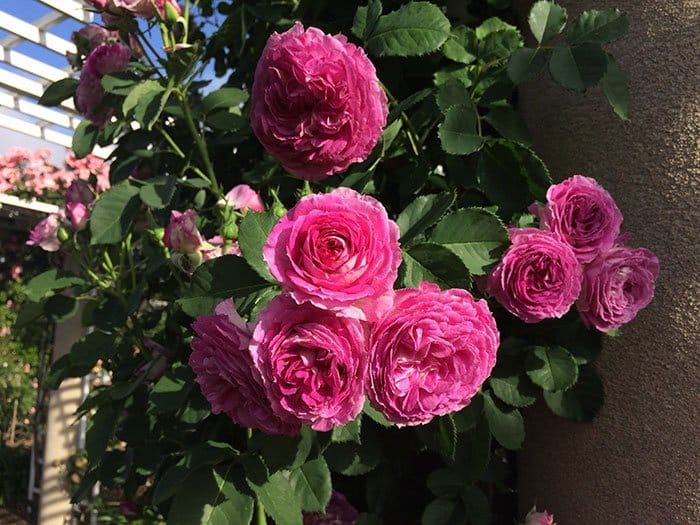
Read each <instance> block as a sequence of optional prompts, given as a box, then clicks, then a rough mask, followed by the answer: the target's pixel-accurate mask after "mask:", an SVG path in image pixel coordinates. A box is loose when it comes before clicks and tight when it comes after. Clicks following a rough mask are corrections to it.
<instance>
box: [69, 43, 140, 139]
mask: <svg viewBox="0 0 700 525" xmlns="http://www.w3.org/2000/svg"><path fill="white" fill-rule="evenodd" d="M130 58H131V50H130V49H129V48H128V47H126V46H125V45H123V44H105V45H101V46H98V47H97V48H95V50H94V51H93V52H92V53H90V56H88V57H87V60H86V61H85V66H84V67H83V70H82V72H81V73H80V81H79V83H78V88H77V89H76V91H75V102H76V106H77V107H78V111H80V112H81V113H82V114H83V115H85V117H86V118H87V119H89V120H90V121H92V123H93V124H95V126H97V127H99V128H104V127H105V126H106V125H107V123H108V122H109V120H110V118H111V117H112V114H113V113H114V111H113V110H112V109H110V108H107V107H103V105H102V99H103V98H104V95H105V92H104V89H102V77H103V76H105V75H108V74H111V73H117V72H120V71H126V68H127V66H128V65H129V59H130Z"/></svg>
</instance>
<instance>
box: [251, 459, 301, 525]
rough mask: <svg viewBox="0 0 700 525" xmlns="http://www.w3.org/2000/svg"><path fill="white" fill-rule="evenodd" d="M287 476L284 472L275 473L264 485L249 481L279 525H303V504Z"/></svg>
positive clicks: (266, 510) (266, 509) (267, 511)
mask: <svg viewBox="0 0 700 525" xmlns="http://www.w3.org/2000/svg"><path fill="white" fill-rule="evenodd" d="M287 475H288V474H287V473H285V472H284V471H280V472H275V473H274V474H272V475H271V476H270V477H269V478H268V479H267V480H266V481H264V482H263V483H258V482H257V480H256V481H253V480H251V479H248V485H250V488H251V489H253V492H255V495H256V496H257V497H258V498H259V499H260V502H261V503H262V504H263V505H264V506H265V512H266V513H267V514H268V515H269V516H270V517H271V518H272V519H273V520H275V523H276V524H277V525H303V521H302V514H301V511H302V509H301V504H300V502H299V499H298V498H297V497H296V494H295V493H294V492H293V491H292V488H291V487H290V484H289V480H288V479H287Z"/></svg>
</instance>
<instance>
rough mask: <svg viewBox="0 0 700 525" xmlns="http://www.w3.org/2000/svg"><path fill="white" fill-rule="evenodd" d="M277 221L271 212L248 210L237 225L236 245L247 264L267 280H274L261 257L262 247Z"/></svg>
mask: <svg viewBox="0 0 700 525" xmlns="http://www.w3.org/2000/svg"><path fill="white" fill-rule="evenodd" d="M278 221H279V217H277V215H275V214H274V213H273V212H271V211H268V212H264V213H254V212H250V211H249V212H248V213H246V216H245V217H243V220H242V221H241V223H240V226H239V232H238V245H239V246H240V248H241V252H243V256H244V257H245V259H246V261H247V262H248V264H249V265H250V266H251V268H253V270H255V271H256V272H258V274H259V275H260V276H261V277H262V278H263V279H266V280H268V281H271V282H274V281H275V279H274V278H273V277H272V274H271V273H270V270H269V268H268V266H267V262H265V259H263V253H262V252H263V247H264V246H265V243H266V242H267V238H268V237H269V236H270V232H271V231H272V228H273V227H274V226H275V224H277V222H278Z"/></svg>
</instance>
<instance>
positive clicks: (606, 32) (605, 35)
mask: <svg viewBox="0 0 700 525" xmlns="http://www.w3.org/2000/svg"><path fill="white" fill-rule="evenodd" d="M629 25H630V23H629V20H628V19H627V15H626V14H625V13H623V12H622V11H620V10H619V9H604V10H602V11H598V10H596V9H591V10H590V11H584V12H583V13H581V14H580V15H579V16H578V17H576V20H574V22H573V24H571V26H570V27H569V29H568V30H567V31H566V41H567V42H568V43H569V44H571V45H572V46H574V45H578V44H607V43H608V42H614V41H615V40H619V39H620V38H622V37H623V36H625V33H627V29H628V28H629Z"/></svg>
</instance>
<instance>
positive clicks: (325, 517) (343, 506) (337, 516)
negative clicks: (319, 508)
mask: <svg viewBox="0 0 700 525" xmlns="http://www.w3.org/2000/svg"><path fill="white" fill-rule="evenodd" d="M358 516H359V513H358V512H357V509H355V507H353V506H352V505H351V504H350V502H349V501H348V500H347V498H346V497H345V496H344V495H343V494H341V493H340V492H338V491H337V490H334V491H333V493H332V494H331V500H330V501H329V502H328V505H326V510H325V512H323V513H321V512H315V513H308V512H305V513H304V525H355V522H356V521H357V518H358Z"/></svg>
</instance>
